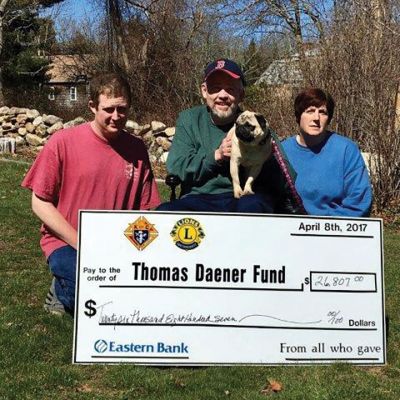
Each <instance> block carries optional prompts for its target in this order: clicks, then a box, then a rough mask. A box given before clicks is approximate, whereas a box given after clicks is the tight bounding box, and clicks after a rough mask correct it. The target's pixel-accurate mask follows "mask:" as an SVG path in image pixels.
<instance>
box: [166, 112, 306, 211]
mask: <svg viewBox="0 0 400 400" xmlns="http://www.w3.org/2000/svg"><path fill="white" fill-rule="evenodd" d="M232 126H233V123H231V124H228V125H225V126H216V125H214V123H213V122H212V120H211V116H210V114H209V112H208V110H207V107H206V106H205V105H202V106H197V107H193V108H190V109H188V110H185V111H183V112H181V113H180V114H179V117H178V120H177V123H176V130H175V136H174V140H173V142H172V146H171V149H170V151H169V154H168V159H167V169H168V172H169V174H172V175H176V176H178V177H179V178H180V179H181V181H182V184H181V196H184V195H187V194H218V193H232V194H233V189H232V180H231V176H230V172H229V161H224V162H223V163H222V164H218V163H217V162H216V161H215V159H214V153H215V150H216V149H217V148H218V147H219V146H220V144H221V142H222V140H223V139H224V137H225V136H226V134H227V132H228V131H229V129H230V128H231V127H232ZM272 139H273V143H274V146H273V149H274V157H271V158H270V159H269V160H268V161H266V162H265V164H264V167H263V169H262V171H261V173H260V175H259V177H258V178H257V179H256V181H255V182H254V186H253V188H254V190H255V192H257V193H265V194H268V195H269V196H271V197H272V198H273V199H274V200H275V209H276V212H279V213H300V214H303V213H304V212H303V210H302V204H301V199H299V198H298V195H297V193H295V192H293V191H295V189H294V181H295V174H294V171H293V169H292V168H291V166H290V165H289V163H288V161H287V157H286V156H285V154H284V152H283V149H282V147H281V145H280V142H279V139H278V138H277V136H276V134H275V133H273V132H272Z"/></svg>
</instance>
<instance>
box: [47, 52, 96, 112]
mask: <svg viewBox="0 0 400 400" xmlns="http://www.w3.org/2000/svg"><path fill="white" fill-rule="evenodd" d="M49 58H50V65H49V69H48V71H47V73H46V77H47V80H46V81H45V82H43V84H42V87H43V88H44V89H45V90H46V92H47V93H48V99H49V100H50V101H52V102H54V103H55V105H57V106H62V107H67V108H75V107H86V106H87V102H88V98H89V81H90V77H91V73H90V71H89V70H88V68H87V65H88V64H89V63H88V60H87V57H85V56H82V55H54V56H50V57H49Z"/></svg>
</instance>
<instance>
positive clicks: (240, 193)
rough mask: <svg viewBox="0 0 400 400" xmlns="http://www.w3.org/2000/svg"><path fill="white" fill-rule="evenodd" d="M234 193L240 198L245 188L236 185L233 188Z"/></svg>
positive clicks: (236, 197)
mask: <svg viewBox="0 0 400 400" xmlns="http://www.w3.org/2000/svg"><path fill="white" fill-rule="evenodd" d="M233 195H234V196H235V199H240V198H241V197H242V196H243V190H242V188H241V187H234V188H233Z"/></svg>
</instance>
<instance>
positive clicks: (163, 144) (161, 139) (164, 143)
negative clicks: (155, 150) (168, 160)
mask: <svg viewBox="0 0 400 400" xmlns="http://www.w3.org/2000/svg"><path fill="white" fill-rule="evenodd" d="M156 143H157V144H158V145H159V146H161V148H162V149H163V150H164V151H168V150H169V148H170V147H171V142H170V141H169V140H168V139H167V138H166V137H162V136H159V137H158V138H156Z"/></svg>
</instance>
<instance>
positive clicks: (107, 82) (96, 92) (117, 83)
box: [90, 72, 132, 108]
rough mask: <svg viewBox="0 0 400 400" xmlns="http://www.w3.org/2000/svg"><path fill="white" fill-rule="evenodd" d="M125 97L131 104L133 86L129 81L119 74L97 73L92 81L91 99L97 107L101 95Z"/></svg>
mask: <svg viewBox="0 0 400 400" xmlns="http://www.w3.org/2000/svg"><path fill="white" fill-rule="evenodd" d="M101 94H104V95H106V96H110V97H124V98H125V99H126V100H127V101H128V104H129V105H131V100H132V98H131V87H130V85H129V83H128V81H127V80H126V79H125V78H124V77H122V76H121V75H119V74H116V73H113V72H109V73H101V74H98V75H95V76H94V77H93V79H92V80H91V81H90V100H91V101H93V103H94V106H95V107H96V108H97V106H98V105H99V96H100V95H101Z"/></svg>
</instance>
